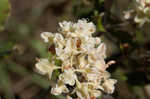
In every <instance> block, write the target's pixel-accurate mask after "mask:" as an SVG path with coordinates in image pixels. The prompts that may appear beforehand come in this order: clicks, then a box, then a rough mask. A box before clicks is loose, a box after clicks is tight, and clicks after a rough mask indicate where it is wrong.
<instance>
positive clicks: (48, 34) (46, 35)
mask: <svg viewBox="0 0 150 99" xmlns="http://www.w3.org/2000/svg"><path fill="white" fill-rule="evenodd" d="M41 37H42V38H43V39H44V42H45V43H48V42H49V39H50V38H52V37H54V35H53V33H51V32H43V33H42V34H41Z"/></svg>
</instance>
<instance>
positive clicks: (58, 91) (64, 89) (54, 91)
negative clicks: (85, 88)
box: [51, 84, 69, 95]
mask: <svg viewBox="0 0 150 99" xmlns="http://www.w3.org/2000/svg"><path fill="white" fill-rule="evenodd" d="M68 92H69V90H68V89H67V87H66V86H65V85H64V84H61V85H57V84H56V86H55V87H53V88H52V89H51V93H52V94H54V95H60V94H61V93H68Z"/></svg>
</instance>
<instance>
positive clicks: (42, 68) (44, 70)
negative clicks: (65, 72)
mask: <svg viewBox="0 0 150 99" xmlns="http://www.w3.org/2000/svg"><path fill="white" fill-rule="evenodd" d="M35 66H36V69H37V71H38V72H39V73H40V74H42V75H46V74H48V76H49V78H51V76H52V72H53V70H55V69H58V68H59V67H57V66H55V65H54V64H52V63H50V62H49V60H48V59H40V60H39V62H38V63H36V65H35Z"/></svg>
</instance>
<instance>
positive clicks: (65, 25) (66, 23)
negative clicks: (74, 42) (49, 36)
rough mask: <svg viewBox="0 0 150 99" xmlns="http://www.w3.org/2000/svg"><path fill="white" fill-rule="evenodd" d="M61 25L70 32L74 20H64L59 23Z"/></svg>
mask: <svg viewBox="0 0 150 99" xmlns="http://www.w3.org/2000/svg"><path fill="white" fill-rule="evenodd" d="M59 26H60V27H61V30H62V31H63V32H69V31H70V29H71V27H72V22H67V21H63V22H60V23H59Z"/></svg>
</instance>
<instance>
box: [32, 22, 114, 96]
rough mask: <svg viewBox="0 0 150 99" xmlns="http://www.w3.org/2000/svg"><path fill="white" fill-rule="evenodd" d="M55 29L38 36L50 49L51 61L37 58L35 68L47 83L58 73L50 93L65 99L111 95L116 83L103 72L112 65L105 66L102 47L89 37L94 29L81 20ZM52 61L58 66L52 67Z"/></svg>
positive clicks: (88, 23)
mask: <svg viewBox="0 0 150 99" xmlns="http://www.w3.org/2000/svg"><path fill="white" fill-rule="evenodd" d="M59 26H60V29H59V33H50V32H43V33H42V34H41V37H42V38H43V39H44V42H45V43H48V44H49V45H50V46H53V49H52V48H51V50H50V52H51V53H52V54H53V57H52V58H51V59H47V58H41V59H39V60H38V62H37V63H36V65H35V66H36V69H37V71H38V72H39V73H40V74H42V75H48V77H49V79H51V78H52V73H53V71H55V70H59V71H60V73H59V75H58V79H57V83H56V84H55V86H52V89H51V93H52V94H54V95H60V94H63V95H66V98H67V99H73V98H75V99H96V97H98V96H101V94H102V92H105V93H108V94H111V93H113V92H114V84H115V83H116V82H117V81H116V80H115V79H111V78H110V73H109V72H107V71H106V69H107V68H108V67H109V65H111V64H114V63H115V62H114V61H110V62H108V63H105V58H106V46H105V44H104V43H103V42H101V39H100V38H99V37H93V36H92V34H93V33H94V32H95V31H96V26H95V25H94V24H93V23H92V22H88V21H87V20H85V19H83V20H78V22H77V23H73V22H67V21H64V22H62V23H59ZM56 59H57V60H59V61H61V62H60V63H61V64H59V65H57V64H55V60H56ZM68 86H69V88H68Z"/></svg>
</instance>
